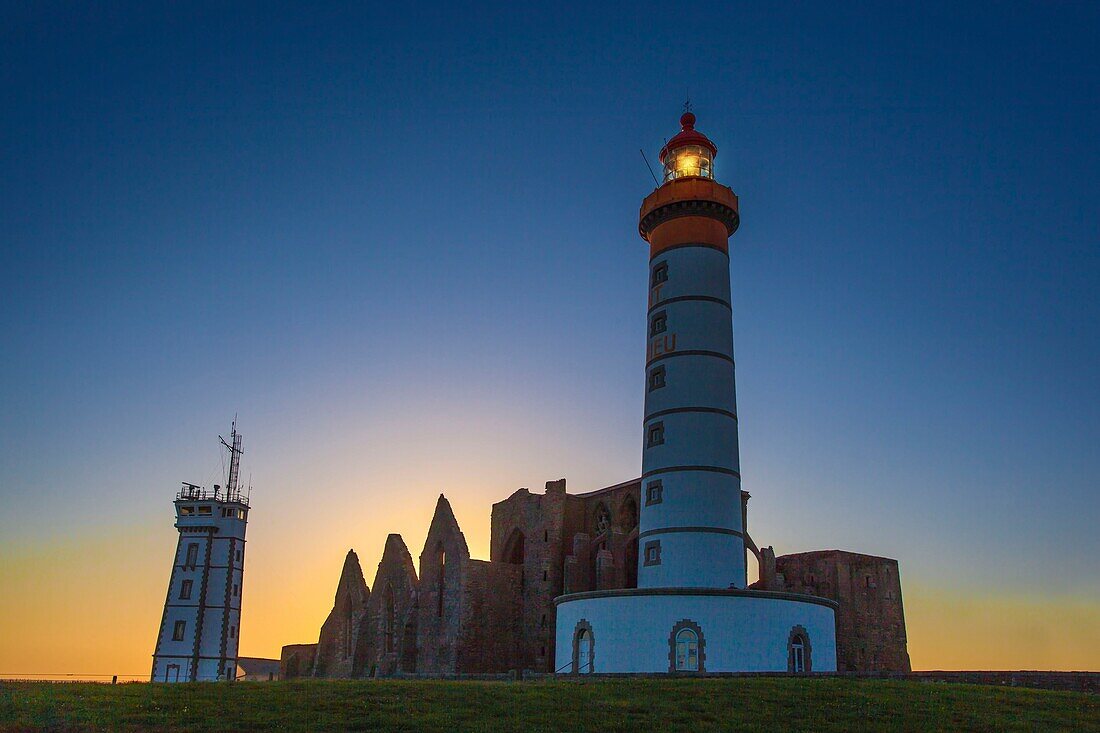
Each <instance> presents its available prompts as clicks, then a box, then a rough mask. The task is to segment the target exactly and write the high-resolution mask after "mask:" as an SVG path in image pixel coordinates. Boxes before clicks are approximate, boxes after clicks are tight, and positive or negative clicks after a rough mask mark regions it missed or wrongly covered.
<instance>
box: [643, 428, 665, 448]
mask: <svg viewBox="0 0 1100 733" xmlns="http://www.w3.org/2000/svg"><path fill="white" fill-rule="evenodd" d="M664 442H665V424H664V423H663V422H655V423H653V424H652V425H650V426H649V431H648V433H647V434H646V447H647V448H652V447H653V446H655V445H662V444H663V443H664Z"/></svg>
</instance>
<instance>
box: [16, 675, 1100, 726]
mask: <svg viewBox="0 0 1100 733" xmlns="http://www.w3.org/2000/svg"><path fill="white" fill-rule="evenodd" d="M259 729H272V730H275V729H277V730H285V731H310V732H313V731H344V730H393V731H425V732H427V731H494V732H497V731H499V732H502V733H503V732H505V731H516V732H517V733H519V732H522V733H539V732H540V731H569V732H570V733H573V732H580V731H593V732H596V731H598V732H599V733H611V732H613V731H629V732H630V733H646V732H648V731H666V730H667V731H676V730H683V731H729V730H739V731H741V730H744V731H788V730H789V731H815V733H817V732H821V731H871V730H875V731H879V730H881V731H1014V730H1019V731H1036V730H1041V731H1052V730H1066V731H1071V730H1072V731H1100V698H1097V697H1096V696H1092V695H1087V694H1083V693H1071V692H1049V691H1043V690H1027V689H1020V688H999V687H978V686H973V685H954V684H931V683H918V682H896V681H882V680H843V679H796V678H751V679H745V678H741V679H698V680H685V679H669V680H660V679H604V680H587V681H583V682H574V681H561V680H559V681H552V682H525V683H505V682H441V681H397V680H395V681H305V682H255V683H238V684H234V685H226V684H213V683H209V684H190V685H187V684H180V685H149V684H128V685H114V686H112V685H94V684H46V683H0V731H23V730H51V731H84V730H88V731H91V730H104V731H106V730H110V731H115V730H119V731H153V730H156V731H225V730H259Z"/></svg>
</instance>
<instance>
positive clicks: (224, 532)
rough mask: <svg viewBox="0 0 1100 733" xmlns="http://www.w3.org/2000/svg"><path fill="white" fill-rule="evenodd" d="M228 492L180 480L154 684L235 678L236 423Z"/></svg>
mask: <svg viewBox="0 0 1100 733" xmlns="http://www.w3.org/2000/svg"><path fill="white" fill-rule="evenodd" d="M221 443H222V445H223V446H224V447H225V448H226V450H228V451H229V476H228V480H227V481H226V484H225V488H224V489H223V488H222V487H220V486H214V488H213V490H208V489H205V488H203V487H201V486H197V485H195V484H189V483H184V484H183V488H181V489H180V490H179V492H177V493H176V497H175V501H174V502H173V504H174V507H175V514H176V530H177V531H178V532H179V538H178V540H177V541H176V552H175V555H174V557H173V560H172V572H171V574H170V575H169V578H168V595H167V597H166V598H165V601H164V612H163V613H162V614H161V622H160V630H159V632H158V634H157V643H156V648H155V649H154V651H153V670H152V673H151V674H150V681H152V682H211V681H217V680H224V681H228V682H232V681H233V680H235V679H236V677H237V649H238V644H239V641H240V632H241V595H242V592H243V589H244V547H245V529H246V528H247V526H248V510H249V506H248V496H247V495H242V493H241V490H240V486H239V483H238V481H239V476H240V457H241V454H242V453H243V451H242V450H241V434H240V433H238V432H237V423H236V421H234V422H233V428H232V431H231V432H230V439H229V441H226V440H225V439H224V438H223V439H222V440H221Z"/></svg>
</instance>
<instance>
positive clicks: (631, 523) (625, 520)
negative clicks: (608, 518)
mask: <svg viewBox="0 0 1100 733" xmlns="http://www.w3.org/2000/svg"><path fill="white" fill-rule="evenodd" d="M637 526H638V505H637V503H635V501H634V497H633V496H628V497H627V498H626V500H625V501H624V502H623V505H622V507H621V508H620V509H619V527H621V528H622V530H623V532H629V531H630V530H632V529H634V528H635V527H637Z"/></svg>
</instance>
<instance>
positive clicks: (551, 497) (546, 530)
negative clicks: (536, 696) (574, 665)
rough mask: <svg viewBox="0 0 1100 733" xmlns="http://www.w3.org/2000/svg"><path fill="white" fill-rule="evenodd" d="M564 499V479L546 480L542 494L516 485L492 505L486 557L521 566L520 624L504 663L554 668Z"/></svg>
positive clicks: (518, 580) (497, 562)
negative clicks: (555, 606)
mask: <svg viewBox="0 0 1100 733" xmlns="http://www.w3.org/2000/svg"><path fill="white" fill-rule="evenodd" d="M565 502H566V494H565V479H562V480H560V481H549V482H547V484H546V492H545V493H544V494H532V493H531V492H530V491H528V490H527V489H520V490H519V491H516V492H515V493H514V494H512V495H511V496H510V497H508V498H507V499H505V500H504V501H501V502H498V503H496V504H494V505H493V512H492V519H491V534H490V536H491V543H490V553H489V557H490V560H491V561H492V564H493V565H494V566H497V565H502V566H507V567H509V568H515V569H518V571H519V572H516V573H514V576H515V586H516V591H518V595H519V601H520V606H519V609H518V613H519V618H518V621H519V627H518V631H517V636H516V646H515V650H514V652H513V654H512V655H511V656H510V658H509V660H508V663H509V664H510V666H509V667H508V669H530V670H536V671H540V672H550V671H553V669H554V668H553V664H554V598H556V597H557V596H559V595H561V593H562V585H563V560H564V551H563V547H564V543H563V533H564V524H565V512H564V508H565ZM500 577H501V578H505V579H506V578H508V577H512V576H511V575H501V576H500Z"/></svg>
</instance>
